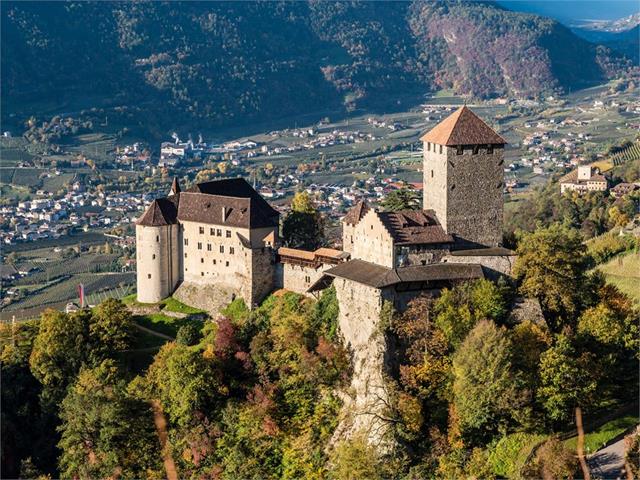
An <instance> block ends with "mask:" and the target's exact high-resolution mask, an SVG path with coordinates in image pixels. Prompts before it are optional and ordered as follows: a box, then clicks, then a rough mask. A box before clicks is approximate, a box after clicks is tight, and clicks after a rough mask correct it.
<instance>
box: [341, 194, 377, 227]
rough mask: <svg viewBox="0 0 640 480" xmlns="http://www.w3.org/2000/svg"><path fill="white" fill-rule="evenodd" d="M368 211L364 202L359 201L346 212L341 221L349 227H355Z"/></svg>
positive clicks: (367, 205)
mask: <svg viewBox="0 0 640 480" xmlns="http://www.w3.org/2000/svg"><path fill="white" fill-rule="evenodd" d="M370 209H371V208H370V207H369V204H368V203H367V201H366V200H360V201H359V202H358V203H356V204H355V205H354V206H353V207H352V208H351V209H350V210H349V211H348V212H347V214H346V215H345V216H344V218H343V219H342V221H343V222H344V223H346V224H349V225H356V224H357V223H358V222H359V221H360V220H362V217H364V216H365V214H366V213H367V212H368V211H369V210H370Z"/></svg>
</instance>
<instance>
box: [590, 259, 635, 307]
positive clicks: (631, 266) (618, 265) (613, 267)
mask: <svg viewBox="0 0 640 480" xmlns="http://www.w3.org/2000/svg"><path fill="white" fill-rule="evenodd" d="M598 268H599V269H600V270H601V271H602V272H603V273H604V274H605V276H606V277H607V281H608V282H610V283H612V284H614V285H615V286H617V287H618V288H619V289H620V290H622V291H623V292H624V293H626V294H627V295H629V296H630V297H631V298H633V299H635V300H636V301H637V302H640V254H638V253H629V254H627V255H619V256H617V257H615V258H612V259H611V260H610V261H609V262H607V263H605V264H603V265H601V266H600V267H598Z"/></svg>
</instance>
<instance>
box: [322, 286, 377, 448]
mask: <svg viewBox="0 0 640 480" xmlns="http://www.w3.org/2000/svg"><path fill="white" fill-rule="evenodd" d="M333 284H334V286H335V288H336V296H337V299H338V302H339V304H340V315H339V318H338V323H339V327H340V333H341V335H342V338H343V341H344V343H345V346H346V347H347V349H348V350H349V351H350V353H351V355H352V364H353V375H352V378H351V385H350V387H349V390H348V392H346V393H345V394H344V395H343V398H342V399H343V402H344V403H343V407H342V411H341V414H340V419H339V424H338V427H337V428H336V430H335V432H334V435H333V438H332V442H337V441H340V440H342V439H345V438H350V437H352V436H353V435H355V434H357V433H364V434H365V435H366V437H367V439H368V441H369V442H370V443H371V444H373V445H377V446H379V447H381V448H383V449H384V448H385V447H386V446H388V445H387V442H388V439H387V438H385V433H386V432H387V425H386V424H384V423H383V422H382V421H381V420H380V419H379V417H378V416H379V415H382V414H383V412H384V409H385V401H386V400H387V393H386V392H387V390H386V388H385V384H384V376H383V374H384V372H385V371H386V370H387V367H386V366H385V352H386V351H387V345H386V342H385V338H384V335H383V334H382V332H381V331H380V325H379V324H380V312H381V309H382V305H383V300H384V299H385V298H386V297H387V296H388V294H387V293H386V292H385V291H382V290H378V289H375V288H373V287H368V286H366V285H362V284H360V283H356V282H353V281H350V280H346V279H343V278H336V279H335V280H334V282H333Z"/></svg>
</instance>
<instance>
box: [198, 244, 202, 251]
mask: <svg viewBox="0 0 640 480" xmlns="http://www.w3.org/2000/svg"><path fill="white" fill-rule="evenodd" d="M198 250H202V242H198Z"/></svg>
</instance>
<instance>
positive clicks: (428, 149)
mask: <svg viewBox="0 0 640 480" xmlns="http://www.w3.org/2000/svg"><path fill="white" fill-rule="evenodd" d="M430 151H431V142H427V152H430Z"/></svg>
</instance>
